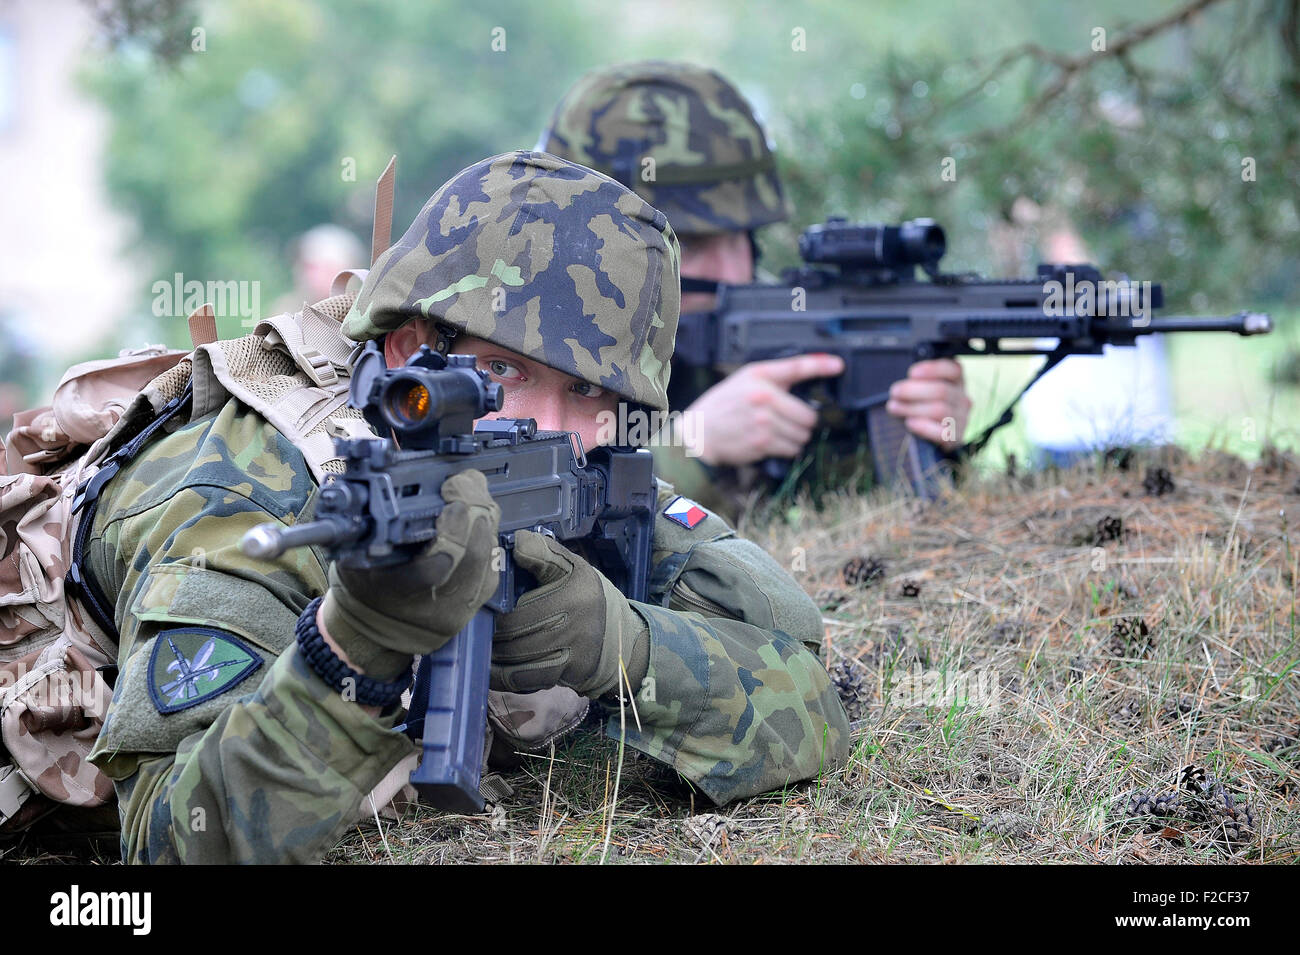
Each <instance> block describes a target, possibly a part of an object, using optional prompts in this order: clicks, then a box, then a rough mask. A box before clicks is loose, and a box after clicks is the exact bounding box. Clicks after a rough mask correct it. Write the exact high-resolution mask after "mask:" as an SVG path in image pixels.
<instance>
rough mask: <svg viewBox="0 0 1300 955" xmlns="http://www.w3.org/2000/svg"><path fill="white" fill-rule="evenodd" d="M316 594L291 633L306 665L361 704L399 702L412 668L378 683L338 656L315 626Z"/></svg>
mask: <svg viewBox="0 0 1300 955" xmlns="http://www.w3.org/2000/svg"><path fill="white" fill-rule="evenodd" d="M321 599H322V598H320V597H317V598H316V599H315V600H313V601H312V602H311V603H309V604H308V605H307V609H306V610H304V611H303V612H302V615H301V616H300V617H298V624H297V626H296V627H294V636H295V637H296V638H297V640H298V649H299V651H300V652H301V653H302V655H303V658H304V659H305V660H306V661H307V665H308V666H309V667H311V668H312V670H313V671H315V673H316V675H317V676H319V677H320V678H321V679H322V680H324V681H325V683H326V684H327V685H328V686H331V687H333V688H334V689H336V690H338V691H339V692H340V693H345V692H346V693H349V694H350V695H351V697H352V699H353V700H355V701H356V702H357V703H360V704H362V705H364V706H378V707H381V708H384V709H387V708H388V707H390V706H392V705H393V704H395V703H397V702H399V701H400V700H401V698H402V694H403V693H404V692H405V691H406V688H407V687H408V686H410V685H411V668H410V667H407V668H406V671H405V673H403V674H402V676H400V677H398V678H397V679H396V680H393V681H391V682H389V683H381V682H380V681H379V680H376V679H375V678H374V677H369V676H365V675H364V674H361V673H358V672H357V671H356V670H354V669H352V667H350V666H348V665H347V664H346V663H344V662H343V661H342V660H340V659H339V658H338V654H336V653H335V652H334V651H333V650H331V649H330V645H329V644H328V643H326V642H325V638H324V637H322V636H321V632H320V628H319V627H317V626H316V611H317V609H318V608H319V607H320V604H321Z"/></svg>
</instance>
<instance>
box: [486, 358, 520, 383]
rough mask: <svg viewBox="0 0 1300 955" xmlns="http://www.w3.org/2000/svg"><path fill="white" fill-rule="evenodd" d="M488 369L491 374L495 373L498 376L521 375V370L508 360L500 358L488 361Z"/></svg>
mask: <svg viewBox="0 0 1300 955" xmlns="http://www.w3.org/2000/svg"><path fill="white" fill-rule="evenodd" d="M488 371H490V372H492V374H494V375H496V376H497V377H498V378H522V377H523V372H521V371H520V370H519V369H518V368H516V367H515V366H514V365H512V364H510V363H509V362H508V361H502V360H501V359H500V358H493V359H492V360H491V361H489V362H488Z"/></svg>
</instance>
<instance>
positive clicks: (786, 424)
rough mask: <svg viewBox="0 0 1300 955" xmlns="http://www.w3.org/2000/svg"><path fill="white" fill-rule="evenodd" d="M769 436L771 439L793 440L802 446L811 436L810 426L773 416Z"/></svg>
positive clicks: (814, 419)
mask: <svg viewBox="0 0 1300 955" xmlns="http://www.w3.org/2000/svg"><path fill="white" fill-rule="evenodd" d="M816 420H817V419H816V416H814V418H813V423H816ZM771 436H772V438H773V439H779V440H782V441H786V442H793V443H794V444H796V445H798V446H799V447H801V448H802V447H803V446H804V445H805V444H807V443H808V439H809V438H811V437H812V426H811V425H806V424H802V423H800V422H797V421H790V420H788V419H785V418H773V419H772V430H771Z"/></svg>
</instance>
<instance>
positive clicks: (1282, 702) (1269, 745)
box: [0, 448, 1300, 863]
mask: <svg viewBox="0 0 1300 955" xmlns="http://www.w3.org/2000/svg"><path fill="white" fill-rule="evenodd" d="M1296 515H1300V462H1298V461H1297V459H1296V458H1294V457H1293V456H1291V455H1290V454H1287V453H1282V452H1277V451H1274V450H1272V449H1266V450H1265V452H1264V453H1263V454H1262V455H1261V456H1260V457H1259V460H1258V461H1257V462H1254V463H1253V464H1252V465H1248V464H1246V463H1244V462H1243V461H1241V460H1240V459H1238V458H1235V457H1232V456H1229V455H1227V454H1224V453H1221V452H1209V453H1206V454H1204V455H1202V456H1201V457H1199V458H1198V459H1197V460H1195V461H1189V460H1188V459H1187V457H1186V455H1185V454H1184V453H1183V452H1181V451H1178V450H1177V449H1172V448H1171V449H1167V450H1165V451H1162V452H1146V453H1143V454H1134V455H1124V454H1115V455H1111V456H1109V457H1101V456H1099V457H1098V459H1097V460H1096V461H1094V462H1092V463H1091V464H1090V465H1087V466H1084V467H1081V468H1078V469H1075V470H1071V471H1067V472H1046V473H1038V474H1034V475H1030V476H1015V475H1008V474H1006V473H1000V474H993V475H987V474H986V475H985V476H984V477H982V478H980V479H978V480H975V481H972V482H971V483H969V484H966V485H963V486H961V487H959V488H958V489H956V490H954V491H952V492H950V493H948V494H947V495H946V496H945V497H944V498H943V499H942V500H939V501H936V502H932V503H922V502H918V501H916V500H911V499H907V498H900V497H890V496H887V495H885V494H883V493H881V494H878V495H876V496H873V497H869V498H862V497H848V496H845V497H842V498H833V499H831V500H829V501H827V502H825V504H824V507H823V508H822V510H821V511H817V510H815V509H813V508H812V507H810V506H809V505H808V504H807V503H806V502H805V503H803V504H802V506H796V507H791V508H787V509H784V510H783V511H781V512H780V513H778V514H768V515H753V516H751V517H750V518H747V519H746V520H745V521H744V522H742V527H741V530H742V532H743V533H745V534H747V535H748V536H750V537H752V538H754V539H755V540H757V541H758V542H759V543H761V544H762V545H763V546H765V547H766V548H767V549H768V550H769V551H770V552H771V553H772V554H774V555H775V556H776V557H777V558H778V559H780V560H783V561H784V562H785V563H786V564H787V566H788V567H789V568H790V571H791V573H792V574H794V575H795V577H796V578H797V579H798V580H800V582H801V583H802V584H803V585H804V587H805V588H806V589H807V591H808V593H809V594H810V595H812V596H813V597H814V598H815V599H816V600H817V601H818V603H819V604H820V606H821V607H822V610H823V614H824V621H825V654H826V659H827V662H828V666H830V668H831V669H832V672H833V673H834V674H835V676H836V679H837V681H838V683H839V684H840V686H841V689H842V695H843V696H844V697H845V698H846V700H847V702H848V706H849V709H850V715H851V717H852V718H853V720H854V723H853V726H854V733H853V748H852V757H851V759H850V761H849V763H848V765H847V766H844V767H841V768H837V769H834V770H828V771H827V772H825V773H823V774H822V775H821V776H820V778H818V779H816V780H813V781H811V782H807V783H802V784H799V785H794V786H791V787H789V788H788V789H786V790H785V791H781V792H775V793H771V794H768V795H765V796H761V797H758V798H755V799H749V800H743V801H740V802H736V803H732V804H729V805H726V806H723V807H713V806H711V805H710V804H709V803H708V801H707V800H706V799H704V798H703V797H701V796H698V795H694V796H693V795H692V793H691V790H690V788H689V787H687V786H685V785H684V784H682V782H681V781H680V780H678V779H677V778H676V777H675V776H674V775H673V774H672V773H671V772H669V771H666V770H664V769H662V768H661V767H659V766H658V765H657V764H655V763H653V762H652V761H650V760H647V759H644V758H642V757H640V756H639V755H636V754H633V753H632V752H631V751H625V752H623V753H622V754H621V755H620V752H619V748H618V746H617V744H616V743H612V742H609V741H606V740H603V739H601V738H600V737H598V736H596V735H594V734H590V733H588V734H580V735H577V736H575V737H573V738H572V739H570V740H567V741H564V742H562V743H561V744H560V745H558V746H557V747H556V748H555V750H554V751H553V752H547V753H543V754H541V755H539V756H533V757H530V758H528V759H527V760H526V761H525V766H524V768H523V769H521V770H519V771H517V772H514V773H512V774H510V775H509V776H507V777H506V779H507V782H508V783H509V784H510V786H511V787H512V788H513V790H514V792H513V794H512V795H510V796H509V797H507V798H504V799H503V800H502V801H501V802H500V804H498V805H496V806H493V807H491V811H490V812H488V813H485V814H484V815H481V816H451V815H446V814H442V813H439V812H436V811H434V810H430V809H426V808H422V807H419V806H414V805H413V806H409V807H407V808H405V809H404V810H403V811H402V813H401V815H400V817H398V818H396V819H390V818H383V819H381V820H380V821H379V824H378V825H376V823H375V822H374V821H372V820H367V821H365V822H363V823H362V824H361V825H358V826H357V827H356V828H355V829H354V830H353V832H352V833H351V834H350V835H349V836H348V837H347V838H346V839H345V840H344V841H343V842H342V843H341V844H340V845H339V846H338V847H337V848H336V849H334V850H333V851H331V852H330V853H329V855H328V857H327V861H328V862H331V863H362V862H387V861H396V862H511V861H513V862H529V861H541V862H602V861H603V862H688V863H689V862H700V863H752V862H997V863H1007V862H1015V863H1033V862H1101V863H1143V862H1146V863H1179V862H1213V863H1257V862H1293V861H1295V860H1296V858H1297V855H1298V853H1300V838H1298V837H1297V831H1296V824H1295V808H1296V807H1295V803H1296V800H1297V795H1298V794H1297V783H1300V739H1298V737H1300V683H1298V680H1297V670H1296V664H1297V662H1298V661H1300V646H1298V645H1297V630H1296V605H1295V587H1294V582H1295V579H1296V574H1297V573H1298V572H1300V568H1298V567H1297V562H1298V561H1300V550H1298V549H1297V548H1296V547H1293V545H1292V542H1291V538H1290V527H1291V524H1292V523H1294V522H1295V520H1296ZM1174 796H1177V800H1176V801H1173V797H1174ZM1159 809H1165V810H1167V811H1166V812H1165V813H1164V814H1162V815H1157V814H1156V812H1155V811H1154V810H1159ZM1133 811H1138V814H1137V815H1133V814H1132V812H1133ZM87 853H89V855H88V854H87ZM111 857H112V850H111V846H110V847H109V848H108V849H107V850H106V849H104V848H101V849H99V850H88V849H85V848H80V849H74V848H69V847H68V846H67V845H64V846H34V845H31V844H30V843H22V844H20V845H18V846H16V847H14V846H10V847H8V848H5V849H0V858H3V859H4V860H5V861H28V862H40V861H59V860H63V859H78V860H81V861H87V860H90V861H110V860H111Z"/></svg>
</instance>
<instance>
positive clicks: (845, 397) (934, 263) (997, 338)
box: [673, 218, 1272, 497]
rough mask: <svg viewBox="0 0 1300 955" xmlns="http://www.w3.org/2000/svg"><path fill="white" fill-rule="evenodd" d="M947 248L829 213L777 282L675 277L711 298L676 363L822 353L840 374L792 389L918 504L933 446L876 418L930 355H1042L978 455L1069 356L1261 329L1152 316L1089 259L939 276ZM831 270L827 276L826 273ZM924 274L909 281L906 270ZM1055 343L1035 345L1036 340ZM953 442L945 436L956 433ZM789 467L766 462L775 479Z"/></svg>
mask: <svg viewBox="0 0 1300 955" xmlns="http://www.w3.org/2000/svg"><path fill="white" fill-rule="evenodd" d="M946 246H947V242H946V239H945V236H944V232H943V229H942V228H941V227H939V226H938V225H936V224H935V222H934V221H933V220H932V219H913V220H912V221H910V222H904V223H902V224H901V225H896V226H888V225H853V224H849V223H847V222H845V220H844V219H841V218H831V219H828V220H827V221H826V222H825V223H822V224H820V225H814V226H812V227H810V228H808V229H807V230H805V231H804V233H803V235H802V236H801V237H800V239H799V254H800V257H801V258H802V259H803V260H804V265H802V266H800V267H799V268H795V269H788V270H786V272H785V273H784V274H783V275H782V278H781V281H780V282H777V283H755V284H752V285H725V284H717V283H711V282H706V281H704V280H700V279H682V290H683V291H716V293H717V304H716V306H715V309H714V311H712V312H697V313H693V314H691V313H684V314H683V315H682V317H681V322H680V324H679V326H678V330H677V347H676V351H675V353H674V355H673V359H674V361H676V362H682V363H685V364H686V365H689V366H695V367H702V368H708V369H711V370H712V371H714V372H717V373H722V374H729V373H730V372H732V371H734V370H736V369H737V368H739V367H740V366H741V365H745V364H748V363H749V362H752V361H758V360H761V359H766V358H784V357H788V356H791V355H799V354H805V353H808V352H827V353H830V354H835V355H839V356H840V358H842V359H843V360H844V373H843V374H841V375H840V376H839V377H837V378H828V379H820V380H818V381H814V382H808V383H805V384H803V385H801V386H799V387H797V388H796V389H795V394H797V395H799V396H800V397H803V398H805V399H806V400H809V401H811V402H812V403H813V404H814V406H816V407H817V408H818V409H819V411H820V418H821V424H822V426H823V427H824V428H826V429H827V431H828V433H829V434H830V435H831V436H833V437H837V438H838V439H839V440H840V442H841V443H842V444H846V443H850V442H851V443H853V444H860V443H861V441H862V440H863V439H864V438H865V439H866V441H867V442H868V443H869V447H870V451H871V462H872V468H873V470H874V472H875V478H876V481H877V482H880V483H893V484H901V483H903V482H905V483H906V485H908V486H910V487H911V489H912V490H913V491H914V492H915V493H917V494H919V495H921V496H923V497H933V496H934V495H935V494H936V493H937V492H938V488H939V482H940V479H941V475H942V472H943V462H942V461H941V456H940V454H939V451H938V449H937V448H936V447H935V446H934V445H933V444H931V443H929V442H928V441H924V440H922V439H920V438H917V437H915V436H913V435H912V434H911V433H910V432H908V431H907V430H906V429H905V427H904V426H903V422H902V421H900V420H899V419H898V418H895V417H893V416H892V415H890V414H888V413H887V412H886V411H885V402H886V400H887V399H888V396H889V386H890V385H892V384H893V383H894V382H895V381H897V380H898V379H900V378H904V377H906V376H907V370H908V367H909V366H910V365H911V364H912V363H913V362H916V361H921V360H923V359H927V358H952V357H956V356H959V355H1044V356H1046V360H1045V361H1044V363H1043V365H1042V366H1041V367H1040V368H1039V370H1038V372H1037V374H1035V375H1034V377H1033V379H1032V380H1031V381H1030V382H1029V384H1027V385H1025V387H1024V388H1023V389H1022V390H1021V391H1020V394H1018V395H1017V396H1016V398H1015V399H1014V400H1013V401H1012V402H1011V404H1010V405H1009V406H1008V407H1007V409H1006V411H1004V412H1003V413H1002V416H1001V417H1000V418H999V419H998V420H997V421H995V422H994V423H993V425H991V426H990V427H989V428H988V429H987V430H986V431H985V432H984V433H983V434H982V435H980V437H979V438H977V439H975V440H974V441H971V442H969V443H968V444H966V445H965V446H963V448H962V452H964V453H965V454H973V453H975V452H977V451H979V450H980V449H981V448H983V447H984V445H985V444H986V443H987V442H988V439H989V437H990V436H991V435H992V434H993V432H994V431H996V430H997V429H998V428H1000V427H1002V426H1003V425H1005V424H1008V423H1010V421H1011V419H1012V415H1013V411H1014V408H1015V405H1016V402H1018V401H1019V400H1020V398H1021V396H1023V395H1024V393H1025V392H1026V391H1028V390H1029V387H1030V386H1031V385H1033V384H1034V382H1036V381H1037V380H1038V379H1039V378H1040V377H1042V375H1043V374H1045V373H1046V372H1047V371H1049V370H1050V369H1052V368H1053V367H1055V366H1056V365H1057V364H1058V363H1059V362H1060V361H1061V360H1062V359H1064V358H1065V357H1066V356H1068V355H1100V354H1101V353H1102V348H1103V347H1104V346H1106V345H1134V344H1136V341H1137V338H1138V336H1139V335H1151V334H1154V333H1156V332H1235V333H1236V334H1238V335H1259V334H1263V333H1266V332H1268V331H1270V330H1271V328H1272V323H1271V321H1270V319H1269V317H1268V316H1267V315H1264V314H1259V313H1255V312H1238V313H1237V314H1235V315H1231V316H1228V317H1225V318H1152V317H1151V313H1152V311H1153V310H1154V309H1157V308H1160V307H1161V306H1162V305H1163V304H1164V303H1163V293H1162V291H1161V287H1160V285H1159V284H1156V283H1152V282H1134V281H1129V280H1128V279H1119V280H1103V279H1102V277H1101V274H1100V272H1099V271H1098V270H1097V269H1096V268H1094V267H1093V266H1091V265H1040V266H1039V267H1038V275H1037V277H1036V278H1033V279H994V280H990V279H982V278H980V277H978V276H975V275H970V274H961V275H956V274H943V273H941V272H940V271H939V260H940V258H942V257H943V254H944V251H945V250H946ZM825 266H829V268H827V267H825ZM918 266H919V267H920V268H921V270H922V271H923V272H924V273H925V275H926V278H927V280H921V279H919V278H918V276H917V267H918ZM1043 338H1054V339H1057V344H1056V345H1055V346H1052V347H1043V346H1041V345H1039V344H1037V343H1036V342H1035V341H1034V340H1035V339H1043ZM960 437H961V436H960V435H955V436H954V440H957V439H960ZM790 464H791V462H790V461H787V460H777V459H769V460H768V461H765V462H764V465H763V467H764V471H765V472H766V473H767V475H768V476H769V477H770V478H772V479H774V480H780V479H781V478H782V477H784V476H785V474H786V473H787V472H788V470H789V468H790Z"/></svg>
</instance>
